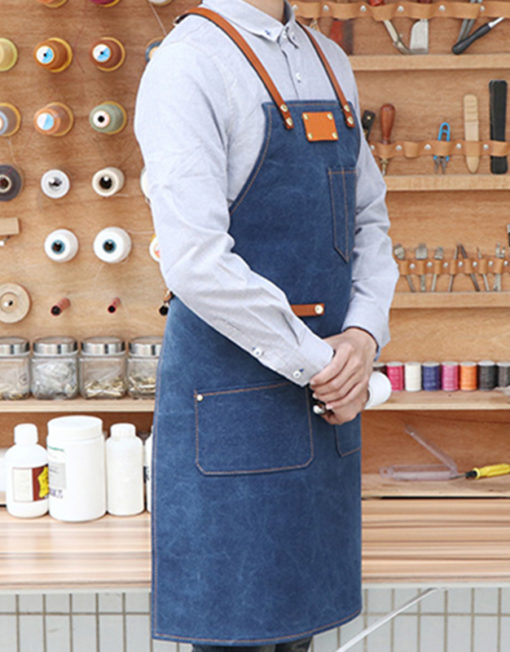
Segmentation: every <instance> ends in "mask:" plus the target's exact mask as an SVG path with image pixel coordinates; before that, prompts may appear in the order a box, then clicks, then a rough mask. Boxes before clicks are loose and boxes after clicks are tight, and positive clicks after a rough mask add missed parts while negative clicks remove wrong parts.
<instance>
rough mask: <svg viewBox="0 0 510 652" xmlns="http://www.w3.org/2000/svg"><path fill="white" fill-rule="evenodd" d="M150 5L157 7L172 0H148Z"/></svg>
mask: <svg viewBox="0 0 510 652" xmlns="http://www.w3.org/2000/svg"><path fill="white" fill-rule="evenodd" d="M149 2H150V3H151V5H156V6H158V7H163V6H164V5H169V4H170V3H171V2H172V0H149Z"/></svg>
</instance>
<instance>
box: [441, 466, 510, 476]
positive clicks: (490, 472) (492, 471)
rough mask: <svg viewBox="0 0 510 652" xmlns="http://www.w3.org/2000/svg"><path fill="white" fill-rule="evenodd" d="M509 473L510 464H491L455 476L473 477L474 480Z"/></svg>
mask: <svg viewBox="0 0 510 652" xmlns="http://www.w3.org/2000/svg"><path fill="white" fill-rule="evenodd" d="M508 473H510V464H491V465H489V466H482V467H480V468H477V467H475V468H474V469H471V471H466V473H461V474H460V475H456V476H454V478H472V479H473V480H478V478H493V477H495V476H497V475H507V474H508ZM454 478H452V479H454Z"/></svg>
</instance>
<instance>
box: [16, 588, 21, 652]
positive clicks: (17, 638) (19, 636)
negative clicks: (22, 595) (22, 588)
mask: <svg viewBox="0 0 510 652" xmlns="http://www.w3.org/2000/svg"><path fill="white" fill-rule="evenodd" d="M16 651H17V652H21V635H20V622H19V594H18V593H16Z"/></svg>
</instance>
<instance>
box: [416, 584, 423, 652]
mask: <svg viewBox="0 0 510 652" xmlns="http://www.w3.org/2000/svg"><path fill="white" fill-rule="evenodd" d="M418 593H419V591H418ZM421 605H422V602H421V601H420V602H418V604H417V619H416V652H421Z"/></svg>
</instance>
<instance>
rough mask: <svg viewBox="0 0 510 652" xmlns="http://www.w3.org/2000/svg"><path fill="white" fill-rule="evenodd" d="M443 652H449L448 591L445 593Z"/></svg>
mask: <svg viewBox="0 0 510 652" xmlns="http://www.w3.org/2000/svg"><path fill="white" fill-rule="evenodd" d="M443 613H444V621H443V638H444V645H443V652H448V589H446V591H445V592H444V610H443Z"/></svg>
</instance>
